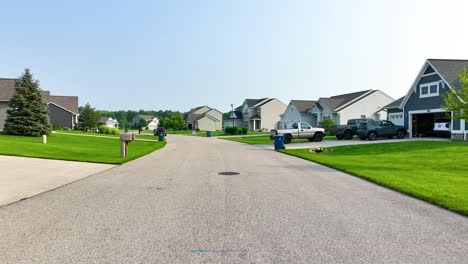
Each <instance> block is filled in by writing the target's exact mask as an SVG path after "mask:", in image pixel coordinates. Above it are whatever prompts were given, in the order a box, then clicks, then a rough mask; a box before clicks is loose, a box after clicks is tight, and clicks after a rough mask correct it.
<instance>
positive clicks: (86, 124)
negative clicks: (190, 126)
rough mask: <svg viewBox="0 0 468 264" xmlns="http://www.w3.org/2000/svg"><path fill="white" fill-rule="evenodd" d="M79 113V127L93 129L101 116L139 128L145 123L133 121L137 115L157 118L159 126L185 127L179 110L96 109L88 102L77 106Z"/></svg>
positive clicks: (125, 126) (120, 123) (120, 124)
mask: <svg viewBox="0 0 468 264" xmlns="http://www.w3.org/2000/svg"><path fill="white" fill-rule="evenodd" d="M78 111H79V114H80V118H79V119H80V120H79V124H78V127H79V129H84V130H87V129H94V128H95V127H97V125H98V123H99V119H100V118H101V116H106V117H111V118H112V119H116V120H117V121H118V122H119V127H120V128H124V129H125V128H129V129H140V128H143V127H145V126H146V125H147V123H146V121H145V120H144V119H140V120H138V121H137V122H136V123H133V122H132V120H133V118H134V117H135V116H137V115H150V116H154V117H156V118H158V119H159V126H162V127H165V128H168V129H177V130H179V129H183V128H185V120H184V116H183V114H182V113H181V112H178V111H171V110H158V111H156V110H138V111H135V110H118V111H108V110H96V109H95V108H94V107H92V106H91V105H90V104H86V105H85V106H80V107H79V108H78Z"/></svg>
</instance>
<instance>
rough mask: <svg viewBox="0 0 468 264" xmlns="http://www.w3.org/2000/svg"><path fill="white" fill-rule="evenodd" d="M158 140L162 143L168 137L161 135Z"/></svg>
mask: <svg viewBox="0 0 468 264" xmlns="http://www.w3.org/2000/svg"><path fill="white" fill-rule="evenodd" d="M158 140H159V141H161V142H162V141H165V140H166V135H164V133H159V137H158Z"/></svg>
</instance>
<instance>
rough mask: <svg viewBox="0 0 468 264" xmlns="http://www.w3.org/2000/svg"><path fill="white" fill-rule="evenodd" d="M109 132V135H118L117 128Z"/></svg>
mask: <svg viewBox="0 0 468 264" xmlns="http://www.w3.org/2000/svg"><path fill="white" fill-rule="evenodd" d="M109 132H110V133H109V134H111V135H120V130H119V129H118V128H110V129H109Z"/></svg>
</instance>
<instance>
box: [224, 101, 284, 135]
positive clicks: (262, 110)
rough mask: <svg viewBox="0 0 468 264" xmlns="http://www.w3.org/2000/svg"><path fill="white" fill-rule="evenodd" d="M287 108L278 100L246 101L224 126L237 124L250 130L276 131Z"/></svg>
mask: <svg viewBox="0 0 468 264" xmlns="http://www.w3.org/2000/svg"><path fill="white" fill-rule="evenodd" d="M286 107H287V105H286V104H285V103H283V102H281V101H280V100H278V99H276V98H261V99H245V100H244V102H243V103H242V105H240V106H239V107H237V108H236V109H235V111H234V112H231V114H230V115H231V116H230V118H229V119H227V120H225V122H224V125H225V126H227V125H231V124H236V126H239V127H247V128H248V129H249V130H266V131H269V130H270V129H276V128H278V123H279V121H280V120H281V115H282V114H283V113H284V110H285V109H286Z"/></svg>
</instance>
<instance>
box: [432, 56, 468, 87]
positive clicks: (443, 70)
mask: <svg viewBox="0 0 468 264" xmlns="http://www.w3.org/2000/svg"><path fill="white" fill-rule="evenodd" d="M428 62H429V63H430V64H431V65H432V66H434V68H435V70H437V71H438V72H439V73H440V75H442V77H443V78H444V79H445V80H446V81H447V82H448V83H449V84H450V85H453V86H455V88H460V82H459V80H458V75H459V74H460V71H461V69H462V68H463V67H465V68H466V69H468V60H444V59H428Z"/></svg>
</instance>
